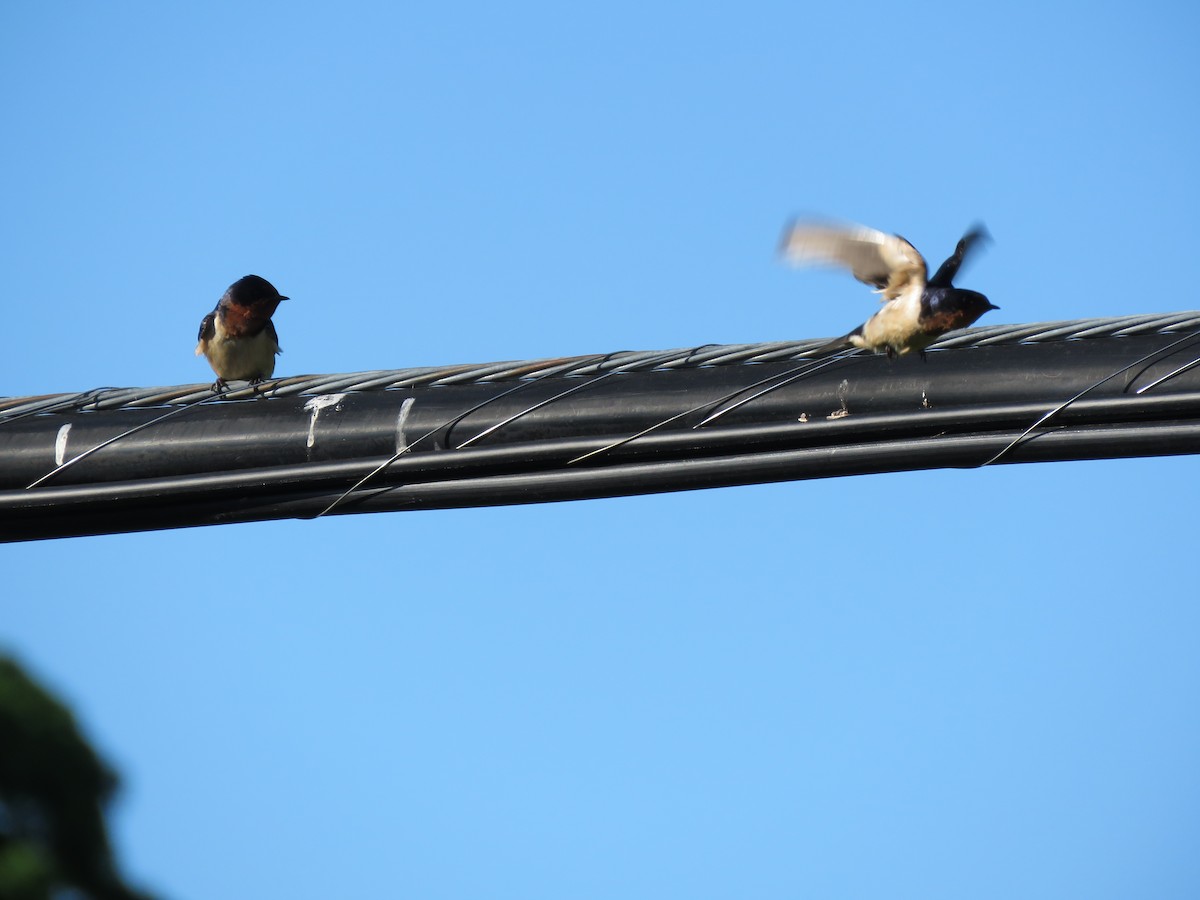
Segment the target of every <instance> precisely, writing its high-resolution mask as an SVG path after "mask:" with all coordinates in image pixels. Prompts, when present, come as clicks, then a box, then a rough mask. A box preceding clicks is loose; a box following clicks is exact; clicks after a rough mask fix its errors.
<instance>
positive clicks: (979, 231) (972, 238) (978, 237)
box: [929, 224, 992, 287]
mask: <svg viewBox="0 0 1200 900" xmlns="http://www.w3.org/2000/svg"><path fill="white" fill-rule="evenodd" d="M991 240H992V236H991V235H990V234H988V230H987V228H985V227H984V226H983V225H982V224H979V225H976V226H975V227H973V228H972V229H971V230H970V231H968V232H967V233H966V234H964V235H963V237H962V240H960V241H959V242H958V246H957V247H955V248H954V255H952V256H951V257H950V258H949V259H948V260H946V261H945V262H944V263H942V265H941V267H940V268H938V270H937V274H936V275H934V276H933V278H931V279H929V283H930V284H931V285H932V286H933V287H950V285H951V282H953V281H954V276H956V275H957V274H958V269H959V266H961V265H962V264H963V263H964V262H965V261H966V259H967V258H968V257H969V256H970V255H971V253H972V252H974V250H975V248H976V247H980V246H982V245H983V244H986V243H990V242H991Z"/></svg>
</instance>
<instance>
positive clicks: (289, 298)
mask: <svg viewBox="0 0 1200 900" xmlns="http://www.w3.org/2000/svg"><path fill="white" fill-rule="evenodd" d="M279 299H280V300H291V299H292V298H291V297H282V296H281V297H280V298H279Z"/></svg>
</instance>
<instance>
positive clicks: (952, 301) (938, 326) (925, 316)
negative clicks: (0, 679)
mask: <svg viewBox="0 0 1200 900" xmlns="http://www.w3.org/2000/svg"><path fill="white" fill-rule="evenodd" d="M999 308H1000V307H998V306H996V305H994V304H993V303H992V302H991V301H990V300H988V298H987V297H985V296H983V294H981V293H979V292H978V291H968V290H964V289H962V288H956V287H931V288H927V289H926V290H925V295H924V296H923V297H922V298H921V328H922V330H924V331H925V333H926V334H939V335H940V334H945V333H946V332H947V331H953V330H954V329H956V328H966V327H968V326H969V325H974V324H975V321H976V320H977V319H978V318H979V317H980V316H982V315H983V314H984V313H985V312H987V311H988V310H991V309H999Z"/></svg>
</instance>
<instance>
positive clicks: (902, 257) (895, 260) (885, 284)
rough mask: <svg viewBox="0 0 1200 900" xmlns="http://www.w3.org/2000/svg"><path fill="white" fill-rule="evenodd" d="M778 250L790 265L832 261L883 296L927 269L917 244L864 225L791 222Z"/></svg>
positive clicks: (900, 289)
mask: <svg viewBox="0 0 1200 900" xmlns="http://www.w3.org/2000/svg"><path fill="white" fill-rule="evenodd" d="M779 252H780V253H781V254H782V256H783V257H784V259H786V260H787V261H788V262H790V263H792V264H793V265H831V266H842V267H843V268H846V269H849V270H850V271H851V273H853V275H854V277H855V278H857V279H858V280H859V281H862V282H864V283H866V284H869V285H872V286H873V287H875V288H876V289H877V290H878V291H879V292H880V293H882V294H883V298H882V299H884V300H892V299H894V298H896V297H898V296H899V295H900V294H901V293H902V292H903V291H904V289H905V288H906V287H908V286H909V285H911V284H912V283H913V282H914V281H919V282H920V284H921V286H922V287H923V286H924V284H925V278H926V275H927V270H926V267H925V260H924V259H923V258H922V256H921V254H920V253H918V252H917V248H916V247H914V246H913V245H912V244H910V243H909V242H908V241H906V240H905V239H904V238H902V237H900V236H899V235H897V234H884V233H883V232H882V231H876V230H875V229H874V228H867V227H866V226H863V225H828V224H823V223H816V222H799V221H797V222H792V223H791V224H790V225H789V226H788V227H787V228H786V229H785V230H784V233H783V240H782V241H781V242H780V245H779Z"/></svg>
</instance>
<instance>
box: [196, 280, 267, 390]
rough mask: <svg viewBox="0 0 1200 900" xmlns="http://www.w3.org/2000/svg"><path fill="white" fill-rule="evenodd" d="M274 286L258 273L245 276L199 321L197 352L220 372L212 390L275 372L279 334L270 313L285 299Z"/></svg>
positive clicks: (257, 379) (261, 379)
mask: <svg viewBox="0 0 1200 900" xmlns="http://www.w3.org/2000/svg"><path fill="white" fill-rule="evenodd" d="M286 299H287V297H284V296H281V295H280V293H279V291H277V290H275V286H274V285H272V284H271V282H269V281H267V279H265V278H262V277H260V276H258V275H245V276H243V277H242V278H239V279H238V280H237V281H235V282H234V283H233V284H231V285H230V286H229V289H228V290H227V291H225V293H224V294H223V295H222V296H221V299H220V300H219V301H218V302H217V308H216V309H214V310H213V311H212V312H210V313H209V314H208V315H207V316H205V317H204V320H203V321H202V322H201V323H200V337H199V341H200V342H199V343H198V344H197V345H196V355H197V356H201V355H203V356H204V357H205V358H206V359H207V360H208V364H209V365H210V366H212V369H213V371H214V372H216V373H217V380H216V382H215V383H214V384H213V390H216V391H220V390H221V389H222V388H224V387H225V384H226V382H229V381H240V380H243V379H244V380H246V381H249V382H250V383H251V384H258V383H259V382H261V381H263V380H264V379H266V378H270V377H271V375H272V374H274V372H275V355H276V354H277V353H282V352H283V351H282V350H280V349H279V334H278V333H277V332H276V331H275V323H274V322H272V321H271V316H272V315H274V313H275V308H276V307H277V306H279V304H280V303H281V302H282V301H284V300H286Z"/></svg>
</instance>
